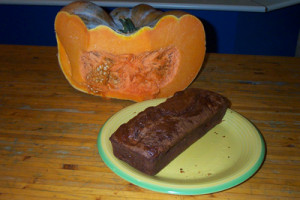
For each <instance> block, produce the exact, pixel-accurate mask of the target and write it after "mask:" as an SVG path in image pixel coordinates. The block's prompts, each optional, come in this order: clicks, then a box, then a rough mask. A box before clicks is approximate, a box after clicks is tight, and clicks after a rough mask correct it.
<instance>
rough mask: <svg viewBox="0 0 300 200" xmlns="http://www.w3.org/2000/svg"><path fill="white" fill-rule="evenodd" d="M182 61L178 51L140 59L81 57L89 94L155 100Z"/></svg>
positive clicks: (95, 53) (127, 56)
mask: <svg viewBox="0 0 300 200" xmlns="http://www.w3.org/2000/svg"><path fill="white" fill-rule="evenodd" d="M179 58H180V54H179V51H178V49H177V48H175V47H167V48H160V49H158V50H156V51H145V52H143V53H140V54H137V55H135V54H122V55H114V54H111V53H108V52H104V51H101V52H98V51H89V52H84V53H83V54H82V56H81V66H82V67H81V69H80V70H81V74H82V77H83V79H84V80H85V84H86V87H87V89H88V91H89V93H94V94H97V93H100V94H101V93H105V92H107V91H118V92H121V93H123V92H124V93H129V94H147V95H150V96H152V97H155V96H156V95H157V94H158V93H159V89H160V88H161V87H163V86H165V85H166V84H168V83H169V82H170V81H172V80H173V78H174V76H175V74H176V72H177V69H178V65H179Z"/></svg>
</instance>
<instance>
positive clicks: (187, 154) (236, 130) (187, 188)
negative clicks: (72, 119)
mask: <svg viewBox="0 0 300 200" xmlns="http://www.w3.org/2000/svg"><path fill="white" fill-rule="evenodd" d="M163 101H165V99H155V100H149V101H144V102H141V103H136V104H133V105H131V106H129V107H126V108H124V109H123V110H121V111H119V112H118V113H116V114H115V115H113V116H112V117H111V118H110V119H109V120H108V121H107V122H106V123H105V124H104V126H103V127H102V128H101V130H100V133H99V136H98V144H97V145H98V150H99V153H100V155H101V157H102V159H103V161H104V162H105V163H106V165H107V166H108V167H109V168H110V169H111V170H112V171H113V172H114V173H116V174H117V175H119V176H120V177H122V178H124V179H125V180H127V181H129V182H131V183H133V184H135V185H138V186H140V187H143V188H146V189H149V190H153V191H157V192H163V193H169V194H181V195H196V194H207V193H213V192H218V191H222V190H225V189H228V188H231V187H234V186H236V185H238V184H240V183H242V182H244V181H245V180H247V179H248V178H249V177H251V176H252V175H253V174H254V173H255V172H256V171H257V170H258V169H259V167H260V166H261V164H262V162H263V160H264V156H265V145H264V140H263V138H262V136H261V134H260V132H259V131H258V130H257V129H256V128H255V126H253V124H252V123H251V122H249V121H248V120H247V119H246V118H244V117H243V116H241V115H240V114H238V113H237V112H235V111H233V110H231V109H228V110H227V112H226V114H225V116H224V118H223V121H222V122H221V123H220V124H219V125H217V126H215V127H214V128H213V129H211V130H210V131H209V132H208V133H207V134H206V135H205V136H203V137H202V138H201V139H199V140H198V141H197V142H195V143H194V144H193V145H191V146H190V147H189V148H188V149H187V150H185V151H184V152H183V153H182V154H180V155H179V156H178V157H177V158H176V159H174V160H173V161H172V162H171V163H170V164H169V165H167V166H166V167H165V168H164V169H163V170H162V171H160V172H159V173H158V174H157V175H155V176H149V175H146V174H144V173H142V172H139V171H138V170H136V169H134V168H133V167H131V166H129V165H128V164H126V163H125V162H123V161H120V160H119V159H117V158H116V157H115V156H114V155H113V151H112V146H111V143H110V141H109V137H110V136H111V134H112V133H113V132H114V131H115V130H116V129H117V128H118V127H119V126H120V125H121V124H123V123H125V122H127V121H128V120H129V119H131V118H132V117H134V116H135V115H136V114H137V113H138V112H140V111H143V110H144V109H145V108H147V107H149V106H155V105H157V104H159V103H161V102H163Z"/></svg>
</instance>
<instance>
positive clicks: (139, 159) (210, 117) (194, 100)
mask: <svg viewBox="0 0 300 200" xmlns="http://www.w3.org/2000/svg"><path fill="white" fill-rule="evenodd" d="M229 107H230V101H229V100H228V99H227V98H225V97H223V96H222V95H220V94H217V93H215V92H212V91H208V90H203V89H198V88H189V89H186V90H184V91H180V92H177V93H175V94H174V96H173V97H171V98H169V99H167V100H166V101H165V102H163V103H161V104H159V105H158V106H153V107H149V108H146V109H145V110H144V111H142V112H140V113H139V114H138V115H137V116H135V117H134V118H132V119H131V120H129V121H128V122H127V123H124V124H122V125H121V126H120V127H119V128H118V129H117V130H116V131H115V132H114V133H113V134H112V136H111V137H110V141H111V143H112V147H113V153H114V155H115V156H116V157H117V158H119V159H120V160H123V161H125V162H126V163H128V164H129V165H131V166H132V167H134V168H136V169H138V170H140V171H142V172H144V173H146V174H148V175H155V174H157V173H158V172H159V171H160V170H161V169H163V168H164V167H165V166H166V165H167V164H169V163H170V162H171V161H172V160H173V159H174V158H176V157H177V156H178V155H179V154H180V153H182V152H183V151H184V150H185V149H187V148H188V147H189V146H190V145H191V144H193V143H194V142H195V141H197V140H198V139H199V138H201V137H202V136H203V135H204V134H205V133H206V132H208V131H209V130H210V129H211V128H213V127H214V126H215V125H217V124H219V123H220V122H221V120H222V118H223V116H224V115H225V112H226V110H227V108H229Z"/></svg>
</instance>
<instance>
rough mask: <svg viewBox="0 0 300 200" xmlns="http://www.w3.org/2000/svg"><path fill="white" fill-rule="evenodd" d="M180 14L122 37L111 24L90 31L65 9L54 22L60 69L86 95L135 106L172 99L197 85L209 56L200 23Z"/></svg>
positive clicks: (165, 14) (162, 19)
mask: <svg viewBox="0 0 300 200" xmlns="http://www.w3.org/2000/svg"><path fill="white" fill-rule="evenodd" d="M75 7H76V6H75ZM174 13H176V12H174ZM140 15H141V14H140ZM179 15H181V16H179V17H177V16H175V15H173V14H170V13H163V15H162V16H161V17H160V18H159V19H158V20H157V22H156V23H155V25H154V26H153V27H150V26H143V27H140V28H139V29H138V30H137V31H136V32H134V33H132V34H122V33H119V32H116V31H115V30H114V29H113V28H111V27H109V26H107V25H99V26H96V27H95V28H91V29H88V28H87V27H86V25H85V23H84V21H83V20H82V19H81V18H80V17H79V16H78V15H76V14H72V13H69V12H67V11H64V10H62V11H60V12H59V13H58V14H57V16H56V19H55V31H56V38H57V46H58V57H59V64H60V67H61V69H62V71H63V73H64V75H65V77H66V78H67V80H68V81H69V83H70V84H71V85H72V86H73V87H74V88H76V89H78V90H80V91H82V92H85V93H89V94H93V95H98V96H103V97H111V98H118V99H128V100H133V101H143V100H146V99H152V98H159V97H169V96H171V95H173V94H174V93H175V92H176V91H179V90H183V89H185V88H186V87H187V86H188V85H189V84H190V83H191V82H192V81H193V80H194V78H195V77H196V75H197V74H198V72H199V70H200V68H201V65H202V62H203V59H204V54H205V34H204V29H203V25H202V23H201V22H200V20H199V19H197V18H196V17H194V16H192V15H189V14H183V15H182V13H181V12H180V14H179Z"/></svg>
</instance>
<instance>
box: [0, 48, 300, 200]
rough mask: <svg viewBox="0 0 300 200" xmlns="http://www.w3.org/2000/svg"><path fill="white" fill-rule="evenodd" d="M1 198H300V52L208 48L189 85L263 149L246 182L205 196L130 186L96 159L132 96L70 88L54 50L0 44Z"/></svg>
mask: <svg viewBox="0 0 300 200" xmlns="http://www.w3.org/2000/svg"><path fill="white" fill-rule="evenodd" d="M0 55H1V56H0V199H9V200H14V199H18V200H19V199H30V200H36V199H38V200H40V199H57V200H71V199H72V200H73V199H74V200H86V199H94V200H100V199H101V200H104V199H105V200H106V199H113V200H119V199H132V200H136V199H148V200H162V199H172V200H173V199H174V200H175V199H176V200H177V199H299V198H300V131H299V130H300V58H292V57H265V56H254V55H224V54H207V56H206V60H205V63H204V65H203V68H202V70H201V72H200V73H199V76H198V77H197V79H196V80H195V81H194V82H193V83H192V85H191V87H200V88H204V89H210V90H213V91H216V92H219V93H221V94H223V95H225V96H227V97H228V98H229V99H230V100H231V101H232V109H233V110H235V111H237V112H239V113H241V114H242V115H244V116H245V117H247V118H248V119H249V120H251V121H252V122H253V123H254V124H255V125H256V126H257V127H258V128H259V130H260V131H261V133H262V135H263V137H264V139H265V142H266V146H267V154H266V159H265V161H264V163H263V165H262V167H261V169H260V170H259V171H258V172H257V173H256V174H255V175H254V176H253V177H251V178H250V179H248V180H247V181H245V182H244V183H242V184H240V185H238V186H236V187H233V188H231V189H228V190H225V191H222V192H217V193H213V194H206V195H194V196H192V195H186V196H180V195H171V194H163V193H158V192H153V191H150V190H147V189H143V188H140V187H138V186H135V185H133V184H131V183H129V182H127V181H126V180H124V179H122V178H120V177H119V176H118V175H116V174H114V173H113V172H112V171H111V170H110V169H109V168H108V167H107V166H106V165H105V163H104V162H103V161H102V160H101V157H100V156H99V153H98V150H97V147H96V141H97V137H98V133H99V130H100V128H101V127H102V125H103V124H104V123H105V121H106V120H107V119H108V118H109V117H111V116H112V115H113V114H115V113H116V112H117V111H119V110H121V109H122V108H124V107H127V106H129V105H131V104H133V103H134V102H131V101H123V100H116V99H104V98H101V97H95V96H92V95H87V94H84V93H81V92H79V91H77V90H75V89H73V88H72V87H71V86H70V84H69V83H68V82H67V80H66V79H65V78H64V76H63V74H62V72H61V70H60V68H59V66H58V62H57V50H56V48H55V47H37V46H13V45H0Z"/></svg>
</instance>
